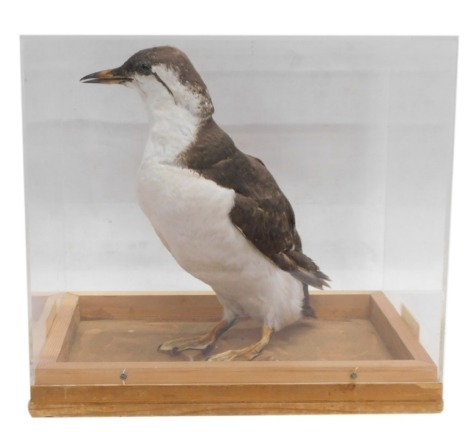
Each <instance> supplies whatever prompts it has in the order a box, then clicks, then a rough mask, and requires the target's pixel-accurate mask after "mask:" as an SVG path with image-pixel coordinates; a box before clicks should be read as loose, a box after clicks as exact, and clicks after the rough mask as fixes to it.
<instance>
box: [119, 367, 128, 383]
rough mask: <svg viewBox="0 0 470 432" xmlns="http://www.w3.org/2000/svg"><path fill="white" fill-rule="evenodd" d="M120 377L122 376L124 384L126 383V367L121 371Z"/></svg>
mask: <svg viewBox="0 0 470 432" xmlns="http://www.w3.org/2000/svg"><path fill="white" fill-rule="evenodd" d="M119 378H121V381H122V383H123V384H125V383H126V379H127V372H126V370H125V369H124V370H123V371H122V372H121V375H119Z"/></svg>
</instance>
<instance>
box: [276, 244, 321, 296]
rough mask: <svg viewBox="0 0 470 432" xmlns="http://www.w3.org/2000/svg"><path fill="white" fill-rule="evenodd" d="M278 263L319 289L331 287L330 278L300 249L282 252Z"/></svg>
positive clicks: (303, 281)
mask: <svg viewBox="0 0 470 432" xmlns="http://www.w3.org/2000/svg"><path fill="white" fill-rule="evenodd" d="M276 264H277V265H278V266H279V268H281V269H282V270H285V271H287V272H289V273H290V274H291V275H292V276H293V277H295V278H296V279H297V280H299V281H300V282H302V283H304V284H306V285H310V286H313V287H315V288H318V289H321V290H322V289H324V288H329V286H330V285H329V284H328V282H329V281H330V278H329V277H328V276H327V275H326V274H325V273H323V272H322V271H320V268H319V267H318V266H317V265H316V264H315V263H314V262H313V261H312V260H311V259H310V258H309V257H308V256H307V255H304V254H303V253H302V252H300V251H298V250H291V251H288V252H283V253H280V254H278V255H277V256H276Z"/></svg>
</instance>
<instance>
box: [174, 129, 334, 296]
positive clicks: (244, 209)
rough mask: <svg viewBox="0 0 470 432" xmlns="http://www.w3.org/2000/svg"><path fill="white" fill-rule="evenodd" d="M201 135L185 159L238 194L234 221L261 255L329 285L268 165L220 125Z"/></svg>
mask: <svg viewBox="0 0 470 432" xmlns="http://www.w3.org/2000/svg"><path fill="white" fill-rule="evenodd" d="M201 133H203V135H199V136H198V139H197V140H196V142H197V143H198V144H194V145H193V146H191V148H190V149H189V150H188V151H187V152H186V153H185V154H183V155H182V158H181V160H182V162H183V163H184V165H186V166H187V167H188V168H191V169H193V170H195V171H197V172H198V173H200V174H201V175H202V176H203V177H205V178H208V179H211V180H213V181H215V182H216V183H217V184H219V185H221V186H223V187H226V188H229V189H233V190H235V192H236V196H235V205H234V207H233V208H232V210H231V212H230V219H231V220H232V222H233V224H234V225H235V226H236V227H237V228H238V229H239V230H240V231H241V232H242V233H243V235H244V236H245V237H246V238H247V239H248V240H249V241H250V242H251V243H252V244H253V245H254V246H256V248H257V249H258V250H259V251H260V252H262V253H263V254H264V255H265V256H266V257H268V258H269V259H270V260H271V261H273V262H274V263H275V264H276V265H277V266H278V267H279V268H281V269H282V270H286V271H288V272H290V273H291V274H292V275H293V276H294V277H295V278H297V279H299V280H300V281H302V282H303V283H306V284H308V285H312V286H315V287H317V288H323V286H327V282H326V281H327V280H328V277H327V276H326V275H325V274H323V273H322V272H321V271H320V270H319V268H318V266H317V265H316V264H315V263H314V262H313V261H312V260H311V259H310V258H308V257H307V256H306V255H304V254H303V253H302V247H301V241H300V237H299V235H298V233H297V230H296V228H295V216H294V212H293V210H292V207H291V205H290V203H289V201H288V200H287V198H286V197H285V196H284V194H283V193H282V191H281V189H280V188H279V186H278V185H277V183H276V181H275V180H274V178H273V176H272V175H271V173H270V172H269V171H268V169H267V168H266V167H265V165H264V164H263V163H262V162H261V161H260V160H259V159H256V158H254V157H252V156H249V155H246V154H244V153H242V152H241V151H240V150H238V149H237V148H236V147H235V145H234V144H233V142H232V140H231V139H230V137H229V136H228V135H227V134H226V133H225V132H223V131H222V130H221V129H220V128H219V127H218V126H217V125H216V124H215V123H214V122H211V123H209V124H208V125H206V128H205V130H204V129H203V130H202V131H201V132H200V134H201Z"/></svg>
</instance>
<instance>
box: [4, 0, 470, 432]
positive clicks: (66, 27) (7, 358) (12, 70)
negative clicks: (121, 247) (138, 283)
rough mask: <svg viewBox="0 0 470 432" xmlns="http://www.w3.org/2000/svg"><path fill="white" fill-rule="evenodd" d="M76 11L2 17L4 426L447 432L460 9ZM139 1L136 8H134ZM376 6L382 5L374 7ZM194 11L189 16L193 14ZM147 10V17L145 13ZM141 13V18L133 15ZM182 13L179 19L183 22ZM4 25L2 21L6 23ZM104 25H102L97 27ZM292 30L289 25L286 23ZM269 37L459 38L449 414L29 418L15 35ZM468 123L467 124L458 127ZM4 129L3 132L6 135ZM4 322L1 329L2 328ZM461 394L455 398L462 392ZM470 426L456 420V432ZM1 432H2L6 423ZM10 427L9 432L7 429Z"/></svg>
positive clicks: (459, 187)
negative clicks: (419, 431) (427, 431)
mask: <svg viewBox="0 0 470 432" xmlns="http://www.w3.org/2000/svg"><path fill="white" fill-rule="evenodd" d="M90 3H92V5H91V4H88V2H87V1H81V2H77V4H70V3H67V4H64V5H62V6H59V4H58V3H57V4H53V7H49V4H48V2H47V1H43V2H41V3H40V4H39V3H38V4H32V3H26V2H24V3H21V2H19V3H17V4H19V6H17V7H16V10H10V11H5V13H3V14H2V18H1V19H2V23H1V24H2V25H1V28H2V52H1V54H2V58H1V61H2V68H1V70H2V79H3V84H4V86H3V92H4V93H6V98H5V97H2V98H1V103H2V118H3V119H4V120H3V122H2V127H4V130H5V133H4V140H3V144H2V151H3V155H2V156H3V157H2V158H1V162H0V163H1V164H2V166H1V170H0V175H1V176H2V177H1V183H0V184H1V188H2V189H1V196H2V197H3V199H4V206H3V208H2V216H1V221H2V227H1V230H2V232H1V239H2V257H1V258H2V261H1V262H2V267H1V270H2V279H3V281H2V285H1V286H2V288H3V293H4V302H3V308H2V314H1V319H2V330H3V334H4V339H3V340H2V345H1V346H2V360H3V362H2V377H1V382H2V390H1V391H2V399H3V400H2V404H1V411H2V414H3V413H5V414H3V420H2V421H3V422H10V423H12V424H14V427H15V428H17V427H18V428H19V427H20V426H24V427H25V428H26V430H48V431H54V430H61V431H62V430H64V429H67V430H69V431H74V430H82V429H83V428H86V427H88V428H90V427H92V428H95V429H97V428H98V427H99V428H100V429H101V430H113V431H121V430H123V431H124V430H129V428H131V427H132V428H137V427H140V428H141V429H143V430H145V429H154V428H178V427H191V428H194V429H198V428H202V427H203V428H204V429H205V430H222V429H224V430H237V429H240V428H248V427H249V428H250V429H253V430H255V429H259V428H266V427H275V426H277V427H279V428H280V429H285V428H293V427H297V428H302V429H310V428H312V429H313V428H315V429H316V430H319V429H321V428H328V429H329V430H348V431H352V430H362V431H364V430H366V431H367V430H375V429H377V428H378V427H380V428H381V430H395V429H397V428H400V427H406V428H407V429H412V428H416V427H420V428H423V427H431V426H432V427H442V428H448V427H449V422H450V421H451V420H455V419H456V418H457V417H458V416H459V415H461V414H465V412H466V410H467V400H466V398H465V389H466V388H468V384H469V374H468V373H467V367H468V366H467V364H466V363H467V362H465V361H464V360H465V357H467V358H468V356H465V354H464V349H466V346H465V345H464V342H465V341H466V340H468V336H467V331H468V328H469V325H468V322H466V321H465V317H466V316H467V314H468V312H467V307H468V306H467V304H468V303H466V300H468V288H467V285H468V282H467V279H468V277H467V273H468V272H467V270H466V267H468V256H469V253H468V244H469V242H470V239H469V231H468V226H467V223H468V220H470V215H469V208H468V192H467V188H468V184H470V179H469V174H468V164H469V151H468V145H467V143H468V140H469V136H468V122H467V121H466V120H465V119H466V118H467V117H468V112H469V110H470V107H469V100H468V94H469V88H468V79H469V78H468V77H469V76H470V69H469V48H470V45H469V40H468V38H469V33H468V30H466V28H467V20H466V19H465V17H466V14H465V13H464V10H463V7H462V6H461V5H463V4H464V2H453V1H446V2H432V1H428V2H410V1H407V2H401V1H394V2H380V4H376V2H368V1H356V2H338V1H333V0H332V1H330V2H328V6H327V7H326V6H322V7H319V6H318V5H316V4H315V2H311V6H310V8H309V9H305V10H304V9H302V8H299V7H296V6H297V4H296V2H295V1H291V2H289V3H287V4H286V3H282V4H279V5H276V4H275V3H274V2H270V4H269V9H263V8H262V7H260V8H259V9H256V8H254V7H253V2H247V3H248V4H247V5H246V6H249V8H244V9H243V11H241V12H238V13H237V10H238V11H239V10H240V9H241V8H243V7H244V2H242V1H239V2H237V3H236V5H235V4H233V5H229V4H227V3H224V4H220V5H219V6H218V8H219V10H217V12H214V13H213V14H211V15H210V14H208V9H206V10H204V11H202V10H201V5H202V4H203V2H197V4H196V3H195V4H193V5H192V6H190V5H189V4H187V5H185V6H184V7H182V6H181V5H175V6H174V8H173V10H168V8H165V7H162V6H161V5H159V6H158V7H155V3H154V2H149V3H148V5H147V8H145V7H143V6H142V4H143V3H144V2H139V1H134V2H132V5H128V6H127V9H126V7H125V6H123V5H120V6H119V7H117V8H116V10H112V8H111V9H110V8H109V5H108V7H103V8H102V9H103V10H101V11H100V10H99V8H98V7H97V4H96V2H90ZM141 3H142V4H141ZM377 3H379V2H377ZM193 8H194V10H193ZM150 11H152V13H150ZM138 12H141V13H140V14H138ZM201 12H202V14H201V15H202V16H204V17H205V21H204V25H203V26H200V25H199V22H198V19H197V18H198V13H201ZM182 16H183V17H182ZM4 20H5V22H3V21H4ZM104 23H106V24H107V26H106V27H105V26H104ZM288 23H289V24H288ZM125 32H127V33H131V34H132V33H134V34H139V33H148V34H154V33H162V34H165V33H173V34H185V33H186V34H188V33H189V34H194V33H201V34H206V33H208V32H210V33H224V34H226V33H232V34H237V33H241V32H243V33H246V34H253V33H255V34H256V33H258V34H259V33H261V34H263V33H270V34H280V33H284V34H290V33H301V34H302V33H303V34H333V35H334V34H358V35H363V34H399V35H403V34H426V35H428V34H429V35H435V34H438V35H441V34H447V35H459V36H460V49H459V58H460V61H459V67H460V69H459V84H458V104H457V129H456V149H455V164H454V199H453V213H452V239H451V251H450V258H451V261H450V274H449V293H448V294H449V296H448V314H447V315H448V319H447V343H446V348H447V350H446V364H445V375H444V386H445V394H444V398H445V403H446V409H445V411H444V413H443V414H440V415H401V416H373V415H368V416H308V417H303V416H302V417H292V416H283V417H269V416H264V417H238V418H236V419H231V420H228V419H227V418H207V417H204V418H197V419H187V418H150V419H132V418H126V419H99V420H98V419H76V420H70V419H55V420H51V419H37V420H34V419H30V418H29V415H28V413H27V409H26V401H27V400H28V391H29V389H28V385H29V373H28V370H29V366H28V361H27V359H28V354H27V313H26V289H25V287H26V279H25V249H24V208H23V184H22V183H23V182H22V150H21V107H20V91H19V88H20V80H19V76H20V74H19V49H18V48H19V44H18V35H19V34H22V33H30V34H31V33H33V34H35V33H44V34H48V33H58V34H61V33H87V34H94V33H105V34H113V33H114V34H122V33H125ZM465 123H466V124H465ZM5 128H6V129H5ZM3 320H5V322H3ZM461 392H462V393H461ZM465 421H466V422H467V423H466V424H467V425H468V420H466V419H463V420H462V421H461V422H460V423H459V426H460V427H462V426H463V425H464V424H465V423H464V422H465ZM7 427H8V426H7ZM10 427H12V426H10Z"/></svg>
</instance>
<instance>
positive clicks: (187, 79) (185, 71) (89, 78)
mask: <svg viewBox="0 0 470 432" xmlns="http://www.w3.org/2000/svg"><path fill="white" fill-rule="evenodd" d="M80 81H81V82H83V83H99V84H120V85H125V86H126V87H130V88H134V89H136V90H138V92H139V93H140V95H141V96H142V98H143V99H144V101H145V102H146V103H147V105H148V106H149V107H150V109H156V108H157V107H168V108H174V107H175V106H176V107H179V108H181V109H184V110H187V111H189V112H190V113H191V114H192V115H194V116H196V117H198V118H200V119H204V118H208V117H210V116H211V115H212V113H213V112H214V108H213V105H212V100H211V98H210V95H209V92H208V90H207V87H206V85H205V84H204V81H203V80H202V78H201V77H200V75H199V74H198V72H197V71H196V69H195V68H194V66H193V65H192V63H191V62H190V60H189V59H188V57H187V56H186V54H184V53H183V52H182V51H180V50H179V49H177V48H173V47H169V46H162V47H155V48H149V49H144V50H142V51H139V52H137V53H135V54H134V55H133V56H131V57H130V58H129V59H128V60H127V61H126V62H125V63H124V64H123V65H122V66H120V67H117V68H115V69H107V70H102V71H99V72H95V73H92V74H89V75H86V76H84V77H83V78H82V79H81V80H80Z"/></svg>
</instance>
